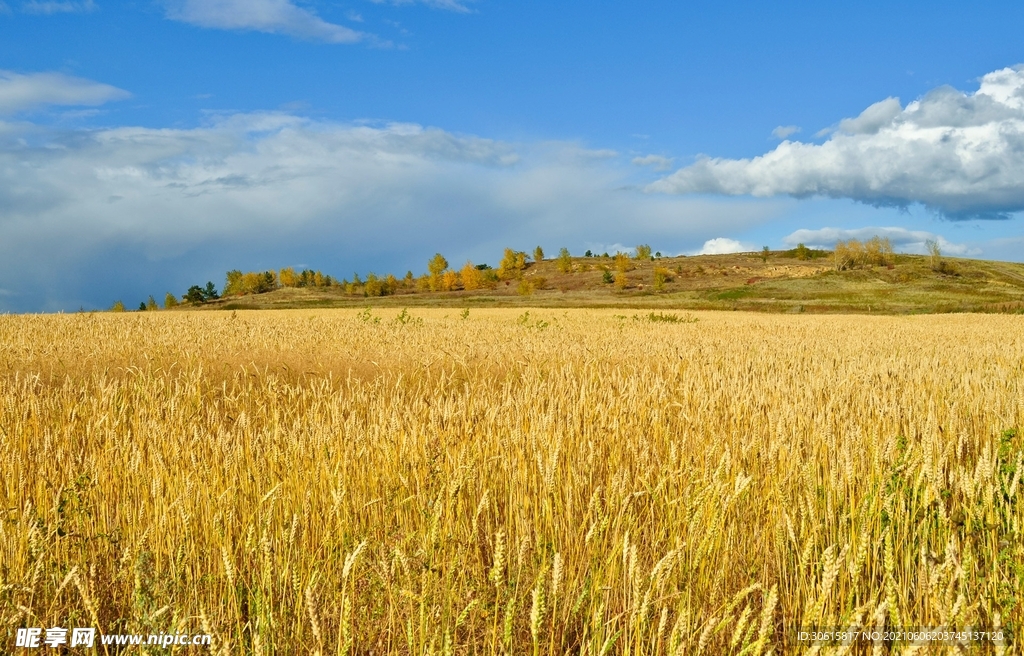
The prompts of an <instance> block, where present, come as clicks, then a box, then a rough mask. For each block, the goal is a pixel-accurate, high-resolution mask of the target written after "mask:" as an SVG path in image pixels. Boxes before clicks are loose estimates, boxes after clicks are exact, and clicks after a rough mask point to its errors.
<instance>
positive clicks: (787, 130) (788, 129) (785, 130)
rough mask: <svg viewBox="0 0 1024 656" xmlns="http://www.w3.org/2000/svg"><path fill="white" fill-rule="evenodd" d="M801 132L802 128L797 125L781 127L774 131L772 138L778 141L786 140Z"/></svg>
mask: <svg viewBox="0 0 1024 656" xmlns="http://www.w3.org/2000/svg"><path fill="white" fill-rule="evenodd" d="M799 131H800V128H799V127H798V126H796V125H780V126H779V127H777V128H775V129H774V130H772V136H773V137H775V138H776V139H785V138H786V137H788V136H790V135H793V134H796V133H797V132H799Z"/></svg>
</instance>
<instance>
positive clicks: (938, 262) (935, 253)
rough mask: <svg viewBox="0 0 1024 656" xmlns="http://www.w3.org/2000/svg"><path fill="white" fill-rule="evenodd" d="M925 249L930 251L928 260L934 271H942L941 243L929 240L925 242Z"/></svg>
mask: <svg viewBox="0 0 1024 656" xmlns="http://www.w3.org/2000/svg"><path fill="white" fill-rule="evenodd" d="M924 247H925V250H927V251H928V259H929V261H930V263H931V267H932V271H942V270H943V266H942V249H941V248H940V247H939V242H937V241H935V240H934V239H929V240H927V241H926V242H924Z"/></svg>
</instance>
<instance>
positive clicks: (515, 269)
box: [498, 248, 526, 280]
mask: <svg viewBox="0 0 1024 656" xmlns="http://www.w3.org/2000/svg"><path fill="white" fill-rule="evenodd" d="M525 268H526V253H524V252H523V251H515V250H512V249H511V248H506V249H505V255H504V257H502V258H501V264H499V265H498V277H499V278H501V279H502V280H511V279H512V278H519V277H520V276H522V275H523V269H525Z"/></svg>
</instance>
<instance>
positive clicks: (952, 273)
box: [202, 253, 1024, 314]
mask: <svg viewBox="0 0 1024 656" xmlns="http://www.w3.org/2000/svg"><path fill="white" fill-rule="evenodd" d="M943 263H944V266H943V267H942V270H941V271H935V270H933V268H932V266H931V264H932V263H931V261H930V260H929V259H928V258H927V257H924V256H916V255H897V256H895V261H894V262H893V263H892V264H890V265H888V266H874V267H871V266H862V267H857V268H852V269H847V270H843V271H836V270H835V269H834V267H833V266H832V260H831V259H830V258H829V257H819V258H815V259H807V260H799V259H796V258H793V257H786V256H785V254H784V253H771V254H770V255H769V256H768V257H767V259H766V260H762V256H761V254H760V253H740V254H734V255H703V256H690V257H683V256H681V257H667V258H658V259H657V260H653V261H652V260H631V261H630V270H629V271H627V272H626V274H625V275H626V287H625V288H624V289H620V288H618V287H617V286H616V285H615V284H611V283H609V282H606V279H607V276H605V271H610V272H611V273H614V272H615V262H614V258H611V257H585V258H572V268H573V271H572V273H562V272H561V271H559V269H558V266H557V263H556V261H555V260H543V261H541V262H538V263H529V264H527V266H526V269H525V271H524V272H523V277H522V280H524V281H527V282H528V283H539V284H537V285H536V287H537V289H534V290H532V292H530V293H527V294H522V293H521V291H522V290H521V286H520V285H519V284H518V282H517V281H515V280H512V281H502V282H499V283H498V284H497V286H496V287H494V288H491V289H479V290H473V291H465V290H456V291H449V292H424V291H417V290H415V289H400V290H399V291H398V292H397V293H396V294H394V295H391V296H382V297H372V298H368V297H366V296H364V295H362V294H346V293H345V292H344V289H343V288H341V287H328V288H297V287H286V288H281V289H277V290H275V291H272V292H268V293H263V294H257V295H247V296H230V297H225V298H222V299H218V300H216V301H213V302H210V303H207V304H205V305H203V306H202V307H204V308H208V309H238V310H241V309H271V308H302V307H358V306H366V305H374V306H394V307H417V306H433V307H515V306H530V307H623V308H632V307H636V308H664V309H670V308H672V309H717V310H747V311H763V312H818V313H834V312H842V313H879V314H907V313H929V312H1024V264H1017V263H1009V262H995V261H985V260H971V259H959V258H944V260H943ZM655 267H658V268H663V269H667V270H668V272H669V273H670V276H669V278H668V280H667V281H666V282H665V283H664V286H663V289H662V290H661V291H655V289H654V284H653V279H654V270H655Z"/></svg>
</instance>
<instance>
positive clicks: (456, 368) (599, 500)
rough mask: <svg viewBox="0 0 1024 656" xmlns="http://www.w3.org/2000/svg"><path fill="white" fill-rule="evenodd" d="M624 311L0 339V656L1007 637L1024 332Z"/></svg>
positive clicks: (555, 649) (428, 316) (968, 319)
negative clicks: (22, 632) (19, 647)
mask: <svg viewBox="0 0 1024 656" xmlns="http://www.w3.org/2000/svg"><path fill="white" fill-rule="evenodd" d="M623 312H624V311H621V310H619V311H616V310H607V311H605V310H569V311H555V310H530V311H528V312H524V311H523V310H522V309H517V310H475V309H474V310H471V311H469V312H468V314H467V313H461V312H460V311H459V310H415V311H412V312H411V314H410V313H407V312H403V313H402V314H399V313H398V312H396V311H394V310H388V311H383V310H380V311H377V310H367V311H362V312H357V311H351V310H307V311H299V310H295V311H278V312H265V313H258V312H251V313H249V312H243V313H237V314H236V313H229V312H159V313H156V312H153V313H138V314H135V313H132V314H79V315H50V316H0V511H2V513H3V514H2V515H0V629H2V630H0V638H2V640H3V642H2V644H0V651H6V650H9V649H11V647H10V646H11V645H13V644H14V634H15V631H16V629H17V628H18V627H23V626H41V627H50V626H64V627H66V626H93V627H97V628H98V629H99V630H100V631H104V632H137V633H154V632H158V631H164V632H171V631H178V632H181V631H185V632H189V633H195V632H206V633H210V634H212V635H213V636H214V639H213V646H212V652H213V653H217V654H254V655H270V654H322V655H326V654H371V653H372V654H416V655H421V654H500V653H509V654H534V655H539V654H544V655H546V656H553V655H556V654H557V655H561V654H567V653H571V654H591V655H595V656H596V655H597V654H657V655H660V654H699V653H705V654H739V653H742V654H750V655H755V654H768V653H775V654H782V653H798V652H803V651H808V650H810V651H814V650H815V649H820V653H843V652H844V650H849V649H851V647H852V646H851V645H825V646H821V645H819V646H818V647H817V648H815V647H811V646H810V645H809V644H805V643H801V642H800V641H799V640H798V639H797V638H796V637H795V633H794V632H796V631H798V630H799V629H801V628H806V627H833V628H844V627H867V628H877V629H893V630H899V629H901V628H906V627H956V628H964V627H975V628H984V629H987V630H997V629H998V630H1002V631H1004V632H1006V634H1007V635H1010V634H1013V633H1016V636H1017V642H1018V643H1019V641H1020V639H1021V638H1022V637H1024V636H1022V635H1021V631H1022V630H1024V608H1022V603H1024V598H1022V590H1024V538H1022V537H1021V532H1020V529H1021V523H1022V514H1024V512H1022V511H1024V503H1022V501H1021V497H1022V496H1024V493H1022V492H1021V489H1020V488H1021V487H1024V484H1022V483H1021V481H1020V479H1021V475H1022V471H1024V466H1022V450H1024V438H1022V437H1021V436H1020V435H1017V434H1015V433H1014V432H1013V429H1015V428H1016V427H1018V426H1020V424H1021V420H1022V417H1024V317H1021V316H981V315H943V316H916V317H865V316H857V317H844V316H813V317H812V316H769V315H754V314H741V313H695V314H693V315H684V314H679V315H678V316H676V318H677V319H679V320H678V321H671V320H657V319H671V318H672V317H671V316H666V315H657V316H653V317H652V316H650V315H648V314H647V313H645V312H641V313H637V314H636V315H635V316H634V313H633V312H632V311H626V312H625V313H623ZM852 648H853V651H854V652H857V651H858V650H861V649H867V650H868V653H871V652H873V653H890V651H892V652H907V653H909V652H911V651H913V650H914V649H915V648H919V649H922V651H921V653H934V652H933V651H929V650H930V649H935V648H931V647H921V646H920V645H911V644H908V643H905V642H887V643H884V644H882V643H876V644H874V645H867V646H865V645H863V644H861V645H858V646H856V647H852ZM140 649H143V650H144V649H146V648H140ZM152 649H153V653H176V652H177V653H184V648H179V649H174V648H171V649H163V650H162V649H157V648H152ZM944 649H945V648H944ZM1017 649H1018V645H1017V644H1012V643H1011V644H1007V645H998V644H989V643H984V642H978V643H975V644H974V645H973V646H972V647H971V651H972V653H999V652H1001V651H1005V653H1015V652H1016V650H1017ZM24 653H28V652H24ZM98 653H103V649H99V650H98ZM111 653H113V652H111ZM136 653H143V652H136ZM955 653H959V652H955Z"/></svg>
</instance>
